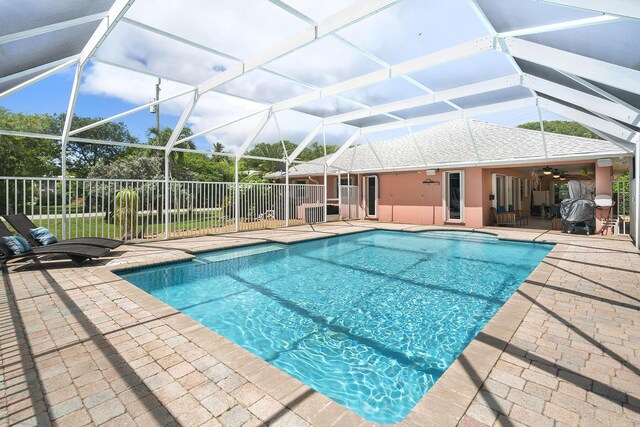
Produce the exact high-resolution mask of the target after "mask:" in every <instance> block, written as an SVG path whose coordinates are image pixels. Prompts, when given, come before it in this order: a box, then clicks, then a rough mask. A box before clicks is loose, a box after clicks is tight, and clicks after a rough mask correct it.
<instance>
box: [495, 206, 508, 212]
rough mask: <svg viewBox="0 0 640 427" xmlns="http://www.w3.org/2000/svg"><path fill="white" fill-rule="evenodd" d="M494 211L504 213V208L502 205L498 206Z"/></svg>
mask: <svg viewBox="0 0 640 427" xmlns="http://www.w3.org/2000/svg"><path fill="white" fill-rule="evenodd" d="M496 212H498V213H505V212H506V211H505V210H504V206H498V208H497V209H496Z"/></svg>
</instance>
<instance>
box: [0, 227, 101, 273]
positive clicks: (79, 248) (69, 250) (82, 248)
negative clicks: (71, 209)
mask: <svg viewBox="0 0 640 427" xmlns="http://www.w3.org/2000/svg"><path fill="white" fill-rule="evenodd" d="M11 236H13V233H11V231H9V229H8V228H7V226H6V225H4V223H3V222H2V221H0V238H2V237H11ZM109 252H110V249H108V248H100V247H98V246H91V245H80V244H75V245H71V244H69V245H51V246H42V247H39V248H33V249H31V250H29V251H27V252H24V253H21V254H17V255H15V254H13V252H11V250H10V249H9V248H8V247H7V246H6V245H5V244H4V243H3V242H1V241H0V263H5V262H7V261H9V260H12V259H19V258H34V257H38V256H42V255H66V256H68V257H69V258H71V260H72V261H74V262H76V263H77V264H80V263H82V262H83V261H86V260H87V259H91V258H101V257H103V256H105V255H107V254H108V253H109Z"/></svg>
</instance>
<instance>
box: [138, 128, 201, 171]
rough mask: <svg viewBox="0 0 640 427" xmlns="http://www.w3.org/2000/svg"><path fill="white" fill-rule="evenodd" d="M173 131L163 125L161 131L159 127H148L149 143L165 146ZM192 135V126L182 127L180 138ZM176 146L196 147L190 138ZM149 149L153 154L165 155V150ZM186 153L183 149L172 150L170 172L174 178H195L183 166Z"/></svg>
mask: <svg viewBox="0 0 640 427" xmlns="http://www.w3.org/2000/svg"><path fill="white" fill-rule="evenodd" d="M172 133H173V130H172V129H171V128H170V127H163V128H162V129H160V132H158V129H156V128H149V129H147V137H148V141H147V143H148V144H149V145H155V146H160V147H164V146H166V145H167V142H169V139H170V138H171V134H172ZM191 135H193V132H192V131H191V128H189V127H184V128H183V129H182V132H180V135H179V136H178V139H183V138H187V137H189V136H191ZM175 148H188V149H191V150H193V149H195V148H196V146H195V144H194V143H193V142H192V141H191V140H189V141H185V142H182V143H180V144H177V145H176V146H175ZM149 151H150V154H151V155H156V156H158V155H161V156H164V151H157V150H149ZM184 154H185V153H183V152H181V151H172V152H171V154H170V155H169V173H170V174H171V176H172V177H173V178H176V179H193V174H190V173H188V171H187V170H185V169H184V167H183V160H184Z"/></svg>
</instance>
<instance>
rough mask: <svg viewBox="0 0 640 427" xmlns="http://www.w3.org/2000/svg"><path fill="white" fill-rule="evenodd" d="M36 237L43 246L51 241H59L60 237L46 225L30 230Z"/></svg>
mask: <svg viewBox="0 0 640 427" xmlns="http://www.w3.org/2000/svg"><path fill="white" fill-rule="evenodd" d="M29 232H30V233H31V235H32V236H33V238H34V239H36V240H37V241H38V242H40V243H41V244H42V245H43V246H47V245H50V244H51V243H57V242H58V239H56V236H54V235H53V233H52V232H50V231H49V230H48V229H46V228H44V227H38V228H32V229H31V230H29Z"/></svg>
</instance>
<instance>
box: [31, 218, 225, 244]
mask: <svg viewBox="0 0 640 427" xmlns="http://www.w3.org/2000/svg"><path fill="white" fill-rule="evenodd" d="M80 215H81V214H78V216H79V217H78V218H76V215H75V213H73V214H71V215H69V216H68V217H67V238H72V237H83V236H84V237H109V238H115V239H120V238H122V237H123V236H124V235H125V230H124V227H120V226H118V225H116V224H113V223H108V222H106V221H105V220H104V219H103V216H96V217H91V218H88V217H86V218H84V219H83V218H81V217H80ZM163 220H164V217H162V219H161V220H160V222H159V223H158V222H157V221H158V219H157V218H156V217H153V218H152V219H151V218H149V219H148V220H147V221H148V222H149V225H148V226H147V227H146V229H145V232H144V236H142V237H143V238H149V237H153V236H155V235H157V234H162V233H164V221H163ZM33 221H34V223H35V224H36V225H38V226H41V227H46V228H48V229H49V230H51V232H52V233H53V234H55V235H56V236H58V237H60V236H62V219H61V218H56V219H54V218H49V220H48V221H47V218H46V217H45V216H43V218H42V219H41V220H39V219H38V217H37V216H36V217H35V218H34V219H33ZM142 223H143V218H142V217H140V219H139V222H138V233H140V232H141V231H142ZM170 223H171V228H170V230H171V231H172V232H173V231H188V230H197V229H210V228H214V227H224V226H226V225H227V224H228V223H229V221H228V220H225V219H223V218H221V217H220V215H219V212H213V213H202V214H200V213H198V215H194V216H188V215H186V214H185V215H180V216H178V215H175V214H172V215H171V220H170Z"/></svg>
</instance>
